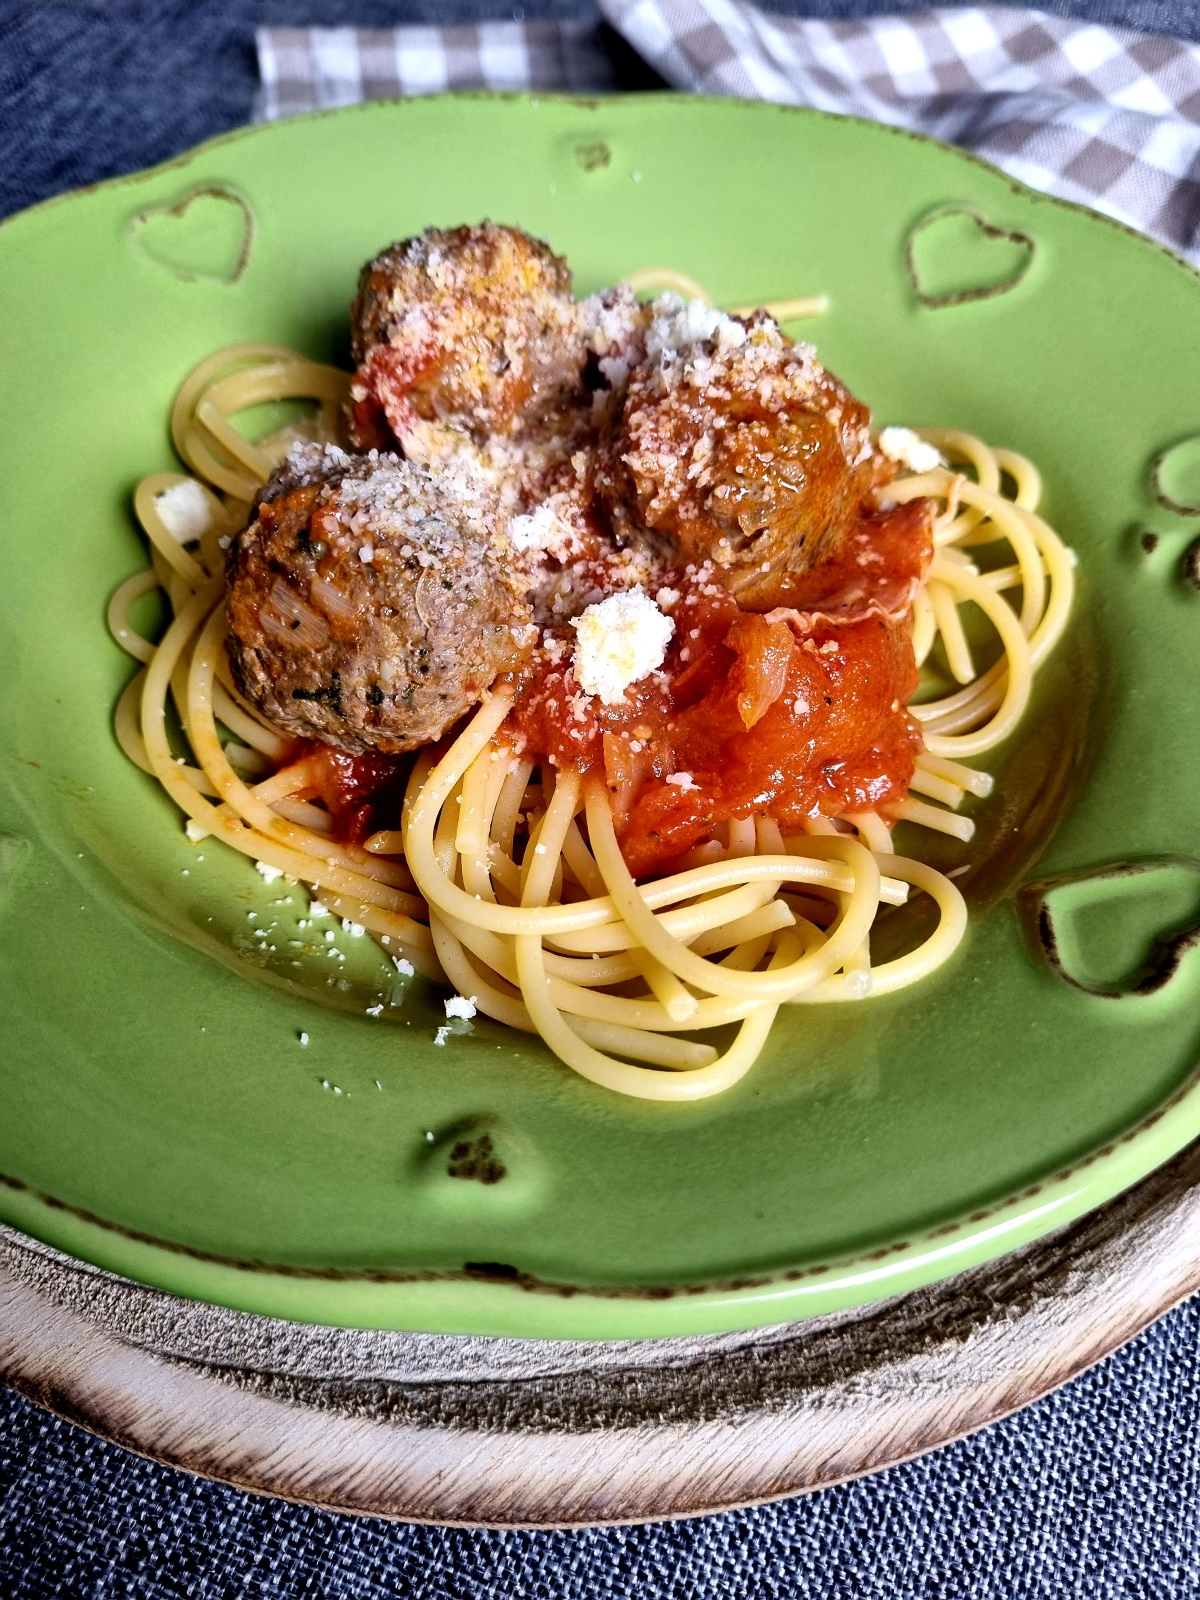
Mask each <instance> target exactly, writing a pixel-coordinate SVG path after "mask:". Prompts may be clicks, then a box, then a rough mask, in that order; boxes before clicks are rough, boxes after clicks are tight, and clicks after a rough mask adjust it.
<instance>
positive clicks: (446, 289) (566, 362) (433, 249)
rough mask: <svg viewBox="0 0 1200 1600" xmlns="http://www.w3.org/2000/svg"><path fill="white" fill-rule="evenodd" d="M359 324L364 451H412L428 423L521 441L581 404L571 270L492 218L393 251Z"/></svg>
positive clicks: (371, 277)
mask: <svg viewBox="0 0 1200 1600" xmlns="http://www.w3.org/2000/svg"><path fill="white" fill-rule="evenodd" d="M352 318H353V352H354V360H355V362H356V364H357V367H358V371H357V373H356V375H355V380H354V386H353V388H352V390H351V433H352V436H353V438H354V442H355V443H356V444H357V445H359V447H360V448H364V449H366V448H370V447H372V446H375V447H378V448H389V447H393V446H394V443H395V442H396V441H399V442H400V443H401V444H403V442H404V439H405V435H406V434H408V433H409V432H410V431H411V430H412V429H413V427H414V426H415V425H416V424H417V423H418V421H425V422H435V421H436V422H446V423H450V424H452V425H454V426H455V427H458V428H461V429H463V430H464V431H465V432H467V433H470V434H471V435H472V436H473V437H474V438H475V439H476V441H477V442H478V443H481V444H482V443H483V442H485V440H487V439H488V438H490V437H495V436H498V435H499V436H508V437H511V436H514V435H516V434H518V433H519V432H520V431H521V430H522V428H524V427H525V426H527V425H528V424H530V423H531V422H536V421H538V420H539V419H540V418H542V417H544V416H546V415H548V414H549V413H550V412H552V411H554V410H556V409H557V408H559V407H561V406H562V405H563V404H564V403H565V402H566V401H567V400H568V399H569V398H570V397H571V395H572V394H573V393H574V392H575V391H576V390H577V389H578V388H579V386H580V382H581V377H582V372H583V367H584V363H585V360H586V356H587V351H586V348H585V333H584V330H583V328H582V326H581V320H580V311H579V306H578V304H577V302H576V301H575V300H574V299H573V298H572V295H571V274H570V271H569V270H568V267H567V264H566V262H565V261H564V260H562V258H561V257H559V256H556V255H555V254H554V253H553V252H552V251H551V250H550V248H549V246H548V245H545V244H543V243H542V242H541V241H540V240H537V239H531V238H530V237H529V235H528V234H525V233H522V232H521V231H520V230H519V229H517V228H506V227H500V226H498V225H497V224H495V223H492V222H483V223H480V224H478V225H477V226H474V227H463V228H454V229H451V230H450V231H443V230H442V229H439V228H429V229H427V230H426V232H425V233H423V234H421V235H420V237H419V238H416V239H406V240H404V241H402V242H401V243H399V244H394V245H392V246H390V247H389V248H388V249H387V250H385V251H384V252H383V254H382V255H380V256H377V257H376V259H375V260H374V261H371V262H369V263H368V264H367V266H366V267H364V269H363V273H362V277H361V279H360V281H359V289H358V298H357V300H356V301H355V302H354V306H353V310H352Z"/></svg>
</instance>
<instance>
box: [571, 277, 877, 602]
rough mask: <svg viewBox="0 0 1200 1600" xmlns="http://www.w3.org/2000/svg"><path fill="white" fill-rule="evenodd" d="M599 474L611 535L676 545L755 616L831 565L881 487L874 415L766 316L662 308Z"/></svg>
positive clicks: (666, 304)
mask: <svg viewBox="0 0 1200 1600" xmlns="http://www.w3.org/2000/svg"><path fill="white" fill-rule="evenodd" d="M656 309H657V310H659V315H658V316H657V317H656V318H655V321H654V322H653V324H652V325H651V327H650V330H649V332H648V334H647V339H646V348H647V355H646V359H645V360H644V361H642V362H641V363H640V364H639V365H638V366H637V367H636V368H635V369H634V371H633V374H632V376H631V377H630V379H629V386H628V392H627V394H626V397H625V401H624V408H623V412H622V415H621V418H620V422H619V424H618V426H617V429H616V431H615V434H614V437H613V440H612V444H611V447H610V449H609V451H608V454H607V462H606V466H605V468H604V469H603V470H602V473H601V481H600V487H601V491H602V492H603V493H604V494H605V495H606V496H607V498H608V500H609V503H610V506H611V507H612V514H613V520H614V525H615V526H617V527H618V529H622V528H623V526H631V525H632V524H631V523H630V519H629V512H628V510H627V509H626V507H629V508H632V510H633V512H634V514H635V519H634V520H635V521H636V522H640V523H641V525H642V526H643V527H645V528H650V529H654V530H656V531H658V532H661V533H667V534H671V535H673V536H674V538H675V539H676V540H677V541H678V550H679V556H680V559H681V560H683V561H686V562H693V561H694V562H702V561H712V562H713V563H714V564H715V565H716V566H717V567H718V568H721V569H723V573H722V576H723V579H724V581H725V583H727V584H728V586H729V587H730V588H731V589H732V590H733V591H734V592H735V593H736V594H737V597H738V600H739V602H740V603H741V604H742V605H743V606H744V607H746V608H748V609H758V610H766V609H768V608H769V607H770V606H773V605H779V604H787V602H788V584H789V579H790V578H791V577H794V576H795V575H797V574H800V573H803V572H805V571H807V570H808V569H809V568H810V567H812V566H814V565H815V564H816V563H817V562H819V561H822V560H824V559H826V558H827V557H829V556H831V555H833V554H835V553H836V550H837V547H838V545H839V543H840V541H841V539H842V537H843V536H844V534H845V532H846V530H847V528H848V527H849V526H850V524H851V522H852V521H853V520H854V518H855V517H856V515H857V512H858V508H859V507H860V505H861V504H862V501H863V497H864V495H865V494H866V492H867V491H868V489H869V488H870V487H871V484H872V481H873V464H872V463H873V452H872V447H871V437H870V421H871V418H870V413H869V411H868V410H867V408H866V406H864V405H861V404H860V403H859V402H858V401H857V400H856V399H855V398H854V396H853V395H852V394H850V392H849V391H848V390H847V389H846V388H844V387H843V385H842V384H841V383H839V382H838V380H837V379H836V378H835V377H833V375H832V374H831V373H829V372H827V371H826V370H825V368H824V367H822V366H821V365H820V363H819V362H818V361H817V360H816V357H815V354H814V352H813V349H812V347H811V346H810V345H795V344H793V343H792V342H791V341H790V340H789V339H787V338H785V337H784V336H783V335H782V334H781V333H780V332H779V330H778V328H777V327H776V325H775V324H774V323H773V322H772V321H770V320H769V319H768V318H767V317H766V316H765V315H763V314H762V313H759V314H757V315H756V316H755V317H753V318H750V319H749V320H748V321H742V320H739V319H736V318H729V317H722V316H720V314H719V313H716V312H710V311H708V310H707V309H706V308H704V307H702V306H700V305H699V303H694V304H693V305H691V306H684V305H683V303H682V302H681V301H678V300H674V299H670V300H664V301H663V302H659V304H658V306H657V307H656Z"/></svg>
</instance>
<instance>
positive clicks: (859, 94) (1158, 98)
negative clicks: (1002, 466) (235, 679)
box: [257, 0, 1200, 266]
mask: <svg viewBox="0 0 1200 1600" xmlns="http://www.w3.org/2000/svg"><path fill="white" fill-rule="evenodd" d="M600 9H601V10H602V12H603V13H604V15H605V17H606V18H607V20H608V21H609V22H610V23H611V25H612V26H613V27H614V28H615V29H616V30H617V31H618V32H620V33H621V34H623V35H624V37H625V39H626V40H627V41H628V42H629V44H631V45H632V46H633V47H634V49H635V50H637V51H638V52H639V53H640V54H641V55H642V56H643V57H644V58H645V59H646V60H647V61H649V62H650V64H651V65H652V66H653V67H655V68H656V69H657V71H658V72H660V73H661V74H662V76H663V77H664V78H666V79H667V81H668V82H669V83H672V84H674V85H675V86H676V87H677V88H680V89H690V90H694V91H698V92H702V93H706V94H718V95H736V96H738V97H740V98H743V99H763V100H777V101H783V102H786V103H788V104H791V105H805V106H815V107H817V108H818V109H820V110H823V111H834V112H843V113H850V114H853V115H856V116H861V117H869V118H871V119H873V120H875V121H879V122H887V123H891V124H893V125H895V126H898V127H904V128H911V129H914V130H916V131H918V132H921V133H929V134H932V135H934V137H936V138H939V139H946V140H949V141H951V142H952V143H955V144H960V145H963V146H964V147H965V148H966V149H968V150H973V151H975V152H976V153H977V154H978V155H981V156H983V157H985V158H986V159H987V160H989V161H992V162H994V163H995V164H996V165H997V166H999V167H1003V168H1004V170H1005V171H1006V172H1010V173H1011V174H1012V175H1013V176H1014V177H1016V178H1020V179H1023V180H1024V182H1026V183H1029V184H1032V185H1033V186H1034V187H1035V188H1038V189H1043V190H1046V191H1047V192H1048V193H1050V194H1056V195H1061V196H1062V197H1063V198H1064V199H1068V200H1077V201H1079V202H1081V203H1082V204H1084V205H1089V206H1092V207H1094V208H1095V209H1096V210H1098V211H1103V212H1105V213H1107V214H1108V215H1109V216H1113V217H1116V218H1117V219H1118V220H1119V221H1121V222H1126V223H1128V224H1129V225H1130V226H1132V227H1135V228H1140V229H1142V230H1143V231H1144V232H1146V233H1149V234H1152V235H1153V236H1154V237H1155V238H1157V239H1161V240H1162V241H1163V242H1164V243H1165V244H1168V245H1170V246H1172V248H1174V249H1175V250H1178V251H1179V252H1180V254H1182V255H1184V256H1186V257H1187V258H1188V259H1189V260H1191V261H1192V262H1194V263H1195V264H1196V265H1197V266H1200V46H1198V45H1195V44H1188V43H1186V42H1184V41H1183V40H1179V39H1169V38H1163V37H1160V36H1158V35H1154V34H1146V33H1136V32H1134V31H1132V30H1131V29H1128V28H1110V27H1100V26H1098V25H1096V24H1094V23H1088V22H1080V21H1077V20H1072V19H1070V18H1065V17H1057V16H1050V15H1047V14H1046V13H1044V12H1038V11H1030V10H1017V9H1009V8H1006V7H970V8H968V7H954V8H946V9H942V10H936V11H922V12H909V13H907V14H905V15H903V16H876V17H866V18H862V19H860V20H857V21H838V22H828V21H814V20H811V19H802V18H799V17H790V16H783V15H780V14H779V13H773V14H770V15H768V14H767V13H765V12H762V11H759V10H757V9H756V8H755V7H753V6H751V5H747V4H744V3H742V0H600ZM258 54H259V66H260V70H261V74H262V92H261V95H260V98H259V105H258V110H257V115H258V117H260V118H264V119H265V118H273V117H280V116H287V115H290V114H292V113H295V112H299V111H314V110H319V109H322V108H325V107H330V106H343V105H351V104H354V103H356V102H357V101H360V100H373V99H382V98H388V97H391V96H394V95H412V94H430V93H435V92H437V91H439V90H443V89H566V90H575V91H580V92H585V93H590V92H595V91H597V90H603V89H607V88H611V87H612V86H613V82H614V70H613V64H612V61H611V58H610V57H609V56H608V54H607V52H606V51H605V48H604V45H603V35H602V33H601V30H600V28H599V26H598V24H597V23H595V22H587V21H582V22H581V21H574V20H562V21H553V20H543V21H533V20H530V21H526V22H492V23H478V24H475V25H473V26H454V27H451V26H446V27H423V28H389V29H370V28H264V29H261V30H260V31H259V34H258Z"/></svg>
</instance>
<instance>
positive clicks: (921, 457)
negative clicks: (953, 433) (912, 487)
mask: <svg viewBox="0 0 1200 1600" xmlns="http://www.w3.org/2000/svg"><path fill="white" fill-rule="evenodd" d="M879 448H880V449H881V450H882V451H883V453H884V455H885V456H886V457H887V458H888V460H889V461H895V462H897V463H898V464H899V465H900V466H902V467H907V468H908V469H909V471H910V472H932V471H933V469H934V467H940V466H942V465H943V462H942V457H941V453H940V451H939V450H938V449H937V447H936V446H935V445H932V444H926V443H925V440H924V439H922V438H921V436H920V434H918V433H914V432H913V430H912V429H911V428H885V429H884V430H883V432H882V433H881V434H880V435H879Z"/></svg>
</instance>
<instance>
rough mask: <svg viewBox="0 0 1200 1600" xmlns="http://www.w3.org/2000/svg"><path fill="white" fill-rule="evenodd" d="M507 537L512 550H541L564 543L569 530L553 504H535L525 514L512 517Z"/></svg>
mask: <svg viewBox="0 0 1200 1600" xmlns="http://www.w3.org/2000/svg"><path fill="white" fill-rule="evenodd" d="M508 537H509V540H510V541H511V543H512V547H513V549H514V550H519V551H521V552H522V554H523V553H524V552H525V551H527V550H533V551H538V552H541V551H543V550H553V549H554V548H555V546H558V547H560V548H561V547H562V546H564V545H566V544H567V543H568V542H569V540H570V538H571V530H570V528H569V527H568V526H567V524H566V523H565V522H564V521H563V520H562V518H561V517H560V516H559V515H558V513H557V512H556V511H555V510H554V507H553V506H550V505H540V506H536V507H535V508H534V509H533V510H532V511H530V512H529V513H528V514H527V515H525V516H520V517H514V518H513V519H512V521H511V522H510V523H509V525H508Z"/></svg>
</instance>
